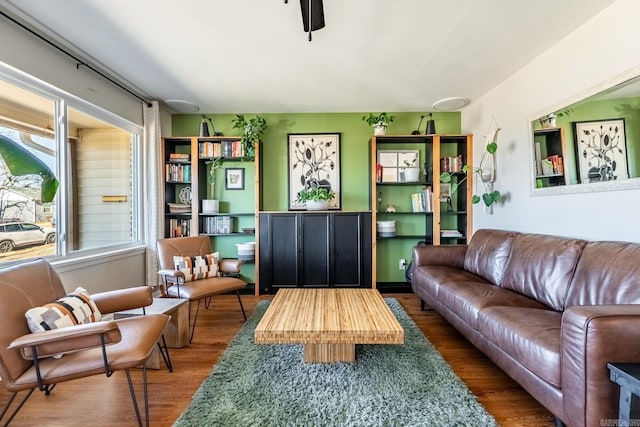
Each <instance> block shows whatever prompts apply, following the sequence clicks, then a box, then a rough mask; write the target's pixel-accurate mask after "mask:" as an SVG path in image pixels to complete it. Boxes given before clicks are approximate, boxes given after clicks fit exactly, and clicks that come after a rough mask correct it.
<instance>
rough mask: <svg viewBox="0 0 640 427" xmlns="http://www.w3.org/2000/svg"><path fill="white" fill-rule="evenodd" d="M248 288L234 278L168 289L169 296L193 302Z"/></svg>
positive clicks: (210, 279)
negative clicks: (193, 300)
mask: <svg viewBox="0 0 640 427" xmlns="http://www.w3.org/2000/svg"><path fill="white" fill-rule="evenodd" d="M246 286H247V283H246V282H244V281H243V280H240V279H236V278H234V277H211V278H208V279H201V280H195V281H192V282H186V283H184V284H182V285H180V286H179V287H178V286H177V285H173V286H171V287H169V288H168V289H167V294H169V296H172V297H175V298H184V299H190V300H192V299H199V298H205V297H208V296H210V295H217V294H224V293H227V292H231V291H235V290H238V289H244V288H245V287H246ZM178 288H179V291H178Z"/></svg>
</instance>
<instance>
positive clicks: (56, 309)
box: [25, 288, 102, 332]
mask: <svg viewBox="0 0 640 427" xmlns="http://www.w3.org/2000/svg"><path fill="white" fill-rule="evenodd" d="M25 317H26V318H27V323H28V324H29V329H30V330H31V332H44V331H49V330H51V329H58V328H63V327H65V326H73V325H80V324H84V323H91V322H97V321H99V320H100V319H101V318H102V313H100V310H98V307H97V306H96V303H95V302H94V301H93V299H91V296H90V295H89V293H88V292H87V291H86V290H85V289H84V288H77V289H76V290H75V291H73V292H72V293H70V294H67V295H66V296H64V297H62V298H60V299H59V300H57V301H56V302H52V303H49V304H45V305H44V306H42V307H33V308H30V309H29V310H27V312H26V313H25Z"/></svg>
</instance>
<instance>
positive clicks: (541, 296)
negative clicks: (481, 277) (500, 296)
mask: <svg viewBox="0 0 640 427" xmlns="http://www.w3.org/2000/svg"><path fill="white" fill-rule="evenodd" d="M585 244H586V242H585V241H584V240H577V239H569V238H564V237H556V236H546V235H541V234H518V235H516V237H515V239H514V241H513V247H512V249H511V256H510V257H509V262H508V263H507V268H506V269H505V272H504V276H503V277H502V287H504V288H505V289H511V290H513V291H515V292H518V293H521V294H523V295H526V296H528V297H530V298H533V299H536V300H538V301H540V302H542V303H544V304H546V305H547V306H549V307H551V308H553V309H554V310H556V311H562V310H563V309H564V304H565V301H566V298H567V292H568V289H569V284H570V283H571V279H572V277H573V273H574V270H575V267H576V264H577V263H578V259H579V258H580V254H581V253H582V249H583V247H584V246H585Z"/></svg>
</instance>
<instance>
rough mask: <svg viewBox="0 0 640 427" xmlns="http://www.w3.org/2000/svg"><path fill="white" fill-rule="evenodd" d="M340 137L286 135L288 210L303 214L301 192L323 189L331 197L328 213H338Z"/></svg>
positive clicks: (313, 134)
mask: <svg viewBox="0 0 640 427" xmlns="http://www.w3.org/2000/svg"><path fill="white" fill-rule="evenodd" d="M340 137H341V133H338V132H336V133H289V134H287V153H288V180H289V196H288V197H289V210H303V209H305V203H304V202H299V201H298V194H299V193H300V191H302V190H306V189H309V188H313V187H323V188H326V189H327V190H329V191H333V192H334V193H335V197H334V198H333V199H332V200H330V201H329V209H331V210H340V209H342V196H341V191H340V186H341V180H340V177H341V171H340Z"/></svg>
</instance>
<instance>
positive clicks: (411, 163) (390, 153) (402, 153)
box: [376, 150, 420, 183]
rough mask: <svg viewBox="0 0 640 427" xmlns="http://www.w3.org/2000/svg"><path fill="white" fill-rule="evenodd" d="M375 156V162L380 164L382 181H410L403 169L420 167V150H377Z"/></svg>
mask: <svg viewBox="0 0 640 427" xmlns="http://www.w3.org/2000/svg"><path fill="white" fill-rule="evenodd" d="M377 156H378V158H377V159H376V160H377V164H379V165H381V166H382V181H381V182H383V183H387V182H410V181H409V180H407V177H406V175H405V169H407V168H408V167H413V168H419V167H420V150H378V153H377ZM413 182H417V181H413Z"/></svg>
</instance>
